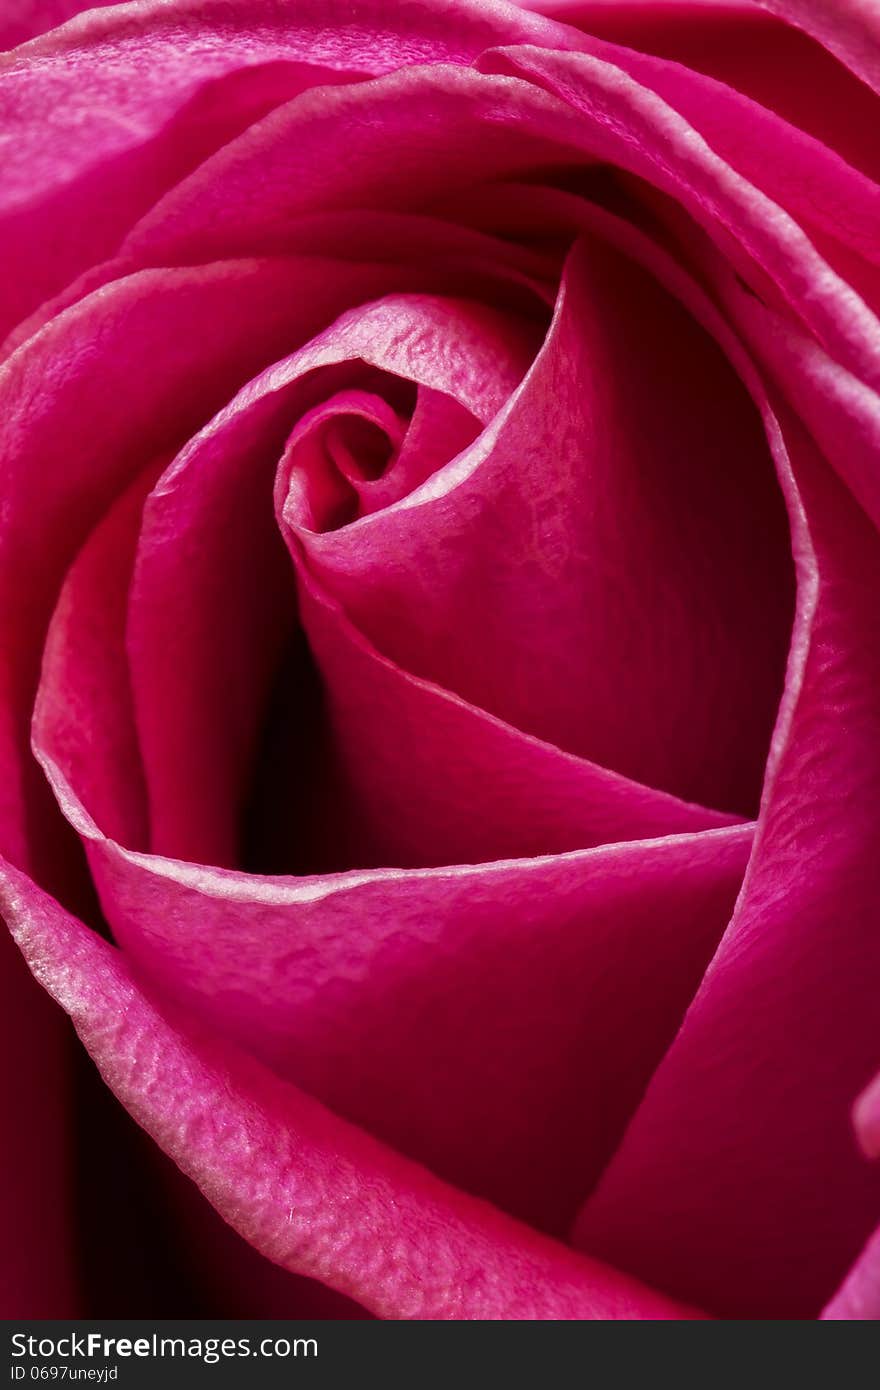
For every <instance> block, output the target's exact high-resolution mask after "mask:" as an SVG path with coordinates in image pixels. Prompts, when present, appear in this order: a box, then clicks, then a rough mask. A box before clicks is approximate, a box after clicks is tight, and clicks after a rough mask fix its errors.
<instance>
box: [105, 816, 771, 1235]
mask: <svg viewBox="0 0 880 1390" xmlns="http://www.w3.org/2000/svg"><path fill="white" fill-rule="evenodd" d="M749 844H750V830H749V827H735V828H732V829H730V830H724V831H714V832H707V833H704V834H696V835H685V836H672V837H668V838H667V839H665V840H657V841H641V842H629V843H627V844H625V845H617V846H610V847H603V848H602V849H597V850H593V851H587V852H581V853H578V854H572V855H566V856H560V857H556V858H547V859H535V860H523V861H505V862H500V863H496V864H494V865H488V866H480V867H470V868H469V867H462V868H452V869H442V870H435V871H426V872H410V873H400V872H395V873H389V872H387V871H385V872H383V871H373V872H371V873H366V874H347V875H341V876H335V877H329V878H324V879H316V878H309V879H249V878H248V877H247V876H246V875H240V874H238V875H233V874H227V873H224V872H222V871H212V870H208V869H204V868H201V867H198V866H192V867H189V866H185V865H182V864H176V863H173V862H168V861H163V860H160V859H156V858H153V857H150V856H139V855H136V854H135V855H132V854H131V853H130V852H127V851H121V850H120V849H119V848H118V847H117V846H114V845H113V844H111V843H104V842H99V843H97V844H96V845H95V846H94V847H93V849H92V861H93V863H94V866H95V871H96V873H97V875H98V877H99V880H100V883H101V888H102V897H103V902H104V906H105V910H106V912H107V913H108V916H109V917H110V919H111V920H112V922H113V925H114V930H115V933H116V936H117V939H118V940H119V941H120V942H121V944H123V945H124V946H125V948H126V951H127V952H128V953H129V954H130V957H131V958H132V959H133V960H136V961H138V962H139V963H140V965H141V967H142V969H143V970H144V971H145V972H146V973H147V974H148V975H149V976H150V977H151V978H152V979H153V980H154V981H155V982H156V983H157V985H158V986H159V987H160V988H161V991H162V993H163V995H164V996H165V997H167V998H175V999H177V1000H179V1001H181V1002H182V1003H183V1004H184V1005H185V1006H186V1009H187V1011H188V1013H189V1014H190V1015H193V1016H201V1017H203V1018H206V1019H208V1020H209V1021H210V1022H211V1024H212V1026H213V1027H214V1028H216V1029H217V1030H219V1031H220V1032H222V1033H224V1034H225V1035H226V1036H228V1037H231V1038H233V1039H234V1040H236V1041H238V1042H240V1043H241V1044H242V1045H244V1046H245V1047H246V1048H247V1049H248V1050H249V1051H251V1052H253V1053H255V1054H256V1055H258V1056H260V1057H261V1058H263V1059H264V1060H265V1061H267V1062H268V1063H269V1064H270V1065H272V1066H273V1068H274V1069H275V1070H277V1071H279V1072H280V1073H281V1074H282V1075H284V1076H287V1077H288V1078H290V1079H293V1080H296V1081H297V1082H298V1083H299V1084H302V1085H304V1086H305V1087H306V1088H307V1089H308V1090H309V1091H310V1092H312V1093H313V1094H315V1095H317V1096H319V1097H320V1098H321V1099H323V1100H324V1101H325V1102H326V1103H327V1104H329V1105H331V1106H332V1107H333V1108H334V1110H337V1111H338V1112H339V1113H341V1114H344V1115H346V1116H347V1117H348V1118H350V1119H354V1120H357V1121H358V1122H360V1123H362V1124H364V1125H366V1126H368V1127H369V1128H370V1129H371V1130H372V1131H373V1132H374V1133H376V1134H378V1135H380V1136H381V1137H382V1138H384V1139H386V1140H387V1141H388V1142H389V1143H392V1144H393V1145H394V1146H395V1147H398V1148H400V1149H402V1150H403V1151H404V1152H406V1153H408V1154H410V1155H411V1156H414V1157H417V1158H419V1159H421V1160H422V1161H423V1162H425V1163H427V1164H429V1165H430V1166H431V1167H432V1168H433V1169H434V1171H437V1172H439V1173H441V1174H442V1175H443V1176H444V1177H446V1178H447V1179H449V1180H450V1181H454V1182H457V1183H459V1184H461V1185H462V1186H464V1187H466V1188H467V1190H469V1191H474V1192H478V1193H480V1194H481V1195H484V1196H488V1197H491V1198H492V1200H493V1201H495V1202H497V1203H498V1204H500V1205H502V1206H504V1207H505V1208H507V1209H509V1210H511V1211H513V1212H514V1213H516V1214H517V1215H520V1216H522V1217H524V1218H526V1219H528V1220H529V1221H531V1222H532V1223H534V1224H538V1225H540V1226H542V1227H544V1228H545V1229H550V1230H554V1231H561V1230H563V1229H565V1228H566V1226H567V1224H568V1223H569V1221H570V1219H571V1216H572V1214H573V1212H574V1209H575V1207H576V1205H577V1202H578V1200H579V1199H580V1198H581V1197H582V1195H583V1193H584V1192H585V1191H586V1190H587V1189H588V1188H589V1186H590V1185H591V1183H592V1181H593V1179H594V1178H595V1176H596V1174H597V1173H598V1171H599V1169H600V1168H601V1166H602V1165H603V1163H604V1162H605V1161H606V1159H607V1158H608V1156H609V1154H610V1151H611V1148H612V1146H613V1145H614V1143H615V1142H616V1140H617V1138H618V1137H619V1134H620V1131H621V1128H622V1126H623V1124H624V1123H625V1121H626V1118H627V1116H628V1114H629V1111H630V1109H631V1107H632V1106H633V1105H634V1104H635V1102H636V1100H637V1098H638V1097H639V1096H640V1094H641V1092H642V1090H643V1088H644V1085H645V1082H646V1080H647V1078H648V1076H649V1075H650V1072H651V1070H652V1068H653V1066H654V1065H655V1064H656V1062H657V1060H658V1059H659V1057H660V1056H661V1055H662V1052H663V1050H664V1048H665V1047H666V1045H667V1044H668V1042H669V1041H670V1040H671V1037H672V1035H673V1033H674V1031H675V1028H676V1027H677V1025H678V1022H679V1020H680V1017H681V1014H682V1013H683V1010H684V1008H685V1006H686V1003H687V1000H688V998H689V996H690V993H691V991H692V990H693V988H694V987H695V985H696V982H697V981H698V980H699V977H700V974H701V973H702V970H703V968H704V966H705V963H706V961H707V960H708V958H709V955H710V954H711V952H712V950H713V949H714V946H715V943H716V942H717V940H718V938H719V936H720V933H721V931H722V930H723V927H724V924H725V923H726V921H727V918H728V916H729V912H730V909H731V907H732V904H733V901H734V898H735V896H736V893H737V891H738V888H739V883H740V878H741V875H742V871H743V868H744V865H745V861H746V858H747V855H748V849H749ZM584 1000H587V1001H589V1009H588V1012H587V1014H586V1015H585V1014H584V1012H583V1008H582V1005H583V1001H584ZM426 1078H431V1083H430V1085H429V1086H427V1087H426V1085H425V1080H426ZM539 1117H540V1122H538V1119H539Z"/></svg>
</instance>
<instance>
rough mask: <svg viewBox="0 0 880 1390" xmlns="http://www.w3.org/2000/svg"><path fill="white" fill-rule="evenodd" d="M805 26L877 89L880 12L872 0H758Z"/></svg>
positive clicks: (809, 32)
mask: <svg viewBox="0 0 880 1390" xmlns="http://www.w3.org/2000/svg"><path fill="white" fill-rule="evenodd" d="M759 3H760V4H762V5H763V7H764V9H767V10H772V11H773V13H774V14H777V15H780V16H781V17H782V18H784V19H786V20H788V21H789V23H791V24H796V25H798V27H799V28H801V29H805V30H806V32H807V33H808V34H812V36H813V37H814V38H816V39H818V40H819V42H820V43H822V44H824V45H825V47H826V48H827V49H829V50H830V51H831V52H832V53H835V54H836V55H837V57H838V58H840V60H841V62H843V63H845V64H846V65H847V67H848V68H851V69H852V71H853V72H855V73H858V75H859V77H861V78H863V79H864V81H865V82H867V83H868V85H869V86H871V87H873V89H874V91H875V92H880V14H878V12H877V6H876V4H875V3H874V0H834V4H833V5H829V4H828V2H827V0H759Z"/></svg>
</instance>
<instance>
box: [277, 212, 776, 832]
mask: <svg viewBox="0 0 880 1390" xmlns="http://www.w3.org/2000/svg"><path fill="white" fill-rule="evenodd" d="M446 336H447V335H444V334H443V333H442V331H440V332H438V334H437V341H438V343H439V344H440V346H441V350H442V345H443V343H444V337H446ZM455 341H456V339H455V335H454V334H453V333H452V332H451V331H450V332H449V334H448V344H449V348H448V349H447V350H450V349H451V346H452V344H453V343H454V342H455ZM673 343H674V345H675V351H674V353H672V352H670V345H671V344H673ZM472 356H473V354H472ZM667 366H668V369H667ZM463 378H464V370H463V368H460V369H459V370H458V372H457V373H450V374H449V381H448V383H447V389H448V390H450V391H453V392H456V393H458V394H459V397H460V399H462V401H463V402H464V396H463ZM560 415H561V417H562V419H563V420H564V426H563V425H561V424H560ZM285 519H286V520H288V521H290V522H291V523H293V522H295V516H294V515H293V514H292V512H291V510H290V509H289V508H288V509H287V510H286V511H285ZM294 531H295V532H296V527H295V526H294ZM299 540H300V543H301V545H302V549H303V552H304V554H305V556H306V560H307V564H308V568H309V571H310V572H311V573H312V574H313V575H314V576H315V578H316V579H317V581H318V582H319V583H320V585H321V587H322V589H323V590H324V592H325V593H326V594H327V595H328V596H329V597H330V598H331V599H333V600H335V601H337V602H338V603H339V604H340V605H341V607H342V609H343V610H344V612H345V614H346V616H347V617H348V618H349V619H350V620H351V621H352V622H353V624H354V625H355V626H356V627H357V628H358V630H359V631H361V632H362V633H363V634H364V635H365V636H366V637H367V639H368V640H369V641H370V642H371V643H372V645H373V646H374V647H375V648H376V649H377V650H378V651H379V652H381V654H382V655H383V657H386V658H387V659H388V660H389V661H392V662H394V663H395V664H396V665H397V666H399V667H400V668H402V669H403V670H406V671H408V672H411V673H413V674H414V675H416V676H418V677H420V678H421V679H423V680H427V681H431V682H433V683H434V684H436V685H439V686H442V687H444V688H446V689H448V690H450V691H454V692H455V693H456V694H458V695H460V696H461V697H462V699H464V700H467V701H469V702H470V703H472V704H474V705H477V706H479V707H481V708H483V709H485V710H487V711H489V712H491V713H492V714H494V715H496V716H497V717H498V718H500V719H503V720H505V721H506V722H507V723H509V724H511V725H513V726H514V727H516V728H518V729H522V730H524V731H527V732H528V733H531V734H532V735H534V736H535V737H536V738H540V739H542V740H544V741H545V742H547V743H551V744H554V745H556V746H558V747H560V748H563V749H566V750H567V751H569V752H572V753H575V754H577V755H578V756H580V757H583V758H588V759H590V760H592V761H593V762H595V763H598V764H600V765H602V766H603V767H608V768H614V769H615V770H616V771H618V772H620V773H622V774H624V775H626V776H628V777H630V778H632V779H634V780H637V781H639V782H642V783H643V784H646V785H650V786H653V787H659V788H663V789H664V790H666V791H668V792H671V793H673V794H675V795H677V796H679V797H681V798H682V799H684V800H686V801H688V802H691V803H700V804H703V805H707V806H713V807H717V808H722V809H724V810H726V811H732V812H737V813H741V814H749V812H750V811H751V810H752V809H753V808H755V807H756V806H757V801H758V797H759V790H760V783H761V779H762V776H763V767H764V758H765V750H766V747H767V744H768V742H769V737H770V731H771V728H772V724H773V720H774V717H775V712H776V704H777V701H778V697H779V690H780V688H781V684H782V678H783V666H784V659H785V650H786V645H787V641H788V633H789V626H790V603H791V587H792V575H791V563H790V554H789V540H788V533H787V526H786V519H785V510H784V506H783V502H782V495H781V493H780V491H779V489H778V485H777V482H776V478H775V475H774V472H773V467H772V461H771V459H770V455H769V453H768V451H767V447H766V442H765V440H764V439H763V437H762V432H761V427H760V420H759V417H758V414H757V412H756V411H755V409H754V407H753V405H752V403H751V401H750V400H749V398H748V396H747V394H746V392H745V391H744V390H743V389H742V387H741V385H740V383H739V382H738V381H737V379H736V376H735V374H734V373H733V371H732V370H731V369H730V367H729V366H728V364H727V363H726V362H725V361H724V359H723V358H722V357H721V355H720V353H718V351H717V349H716V348H715V346H714V345H713V344H712V343H711V341H710V340H709V339H708V338H707V336H706V335H705V334H704V333H703V332H702V331H701V330H700V328H699V327H698V326H697V325H696V324H695V323H694V322H693V320H691V319H689V318H688V317H687V316H686V315H685V314H684V312H683V311H682V310H681V309H680V308H679V307H678V305H677V304H676V303H675V302H674V301H673V300H672V299H671V298H669V297H668V296H666V295H665V294H664V293H663V292H662V291H661V290H660V289H659V287H658V286H657V285H656V283H655V282H653V281H652V280H651V279H650V278H649V277H648V276H646V275H643V274H642V273H641V272H640V270H639V269H638V268H637V267H636V266H635V265H634V264H633V263H632V262H631V261H630V260H629V259H627V258H624V257H620V256H617V255H616V254H615V253H614V252H612V251H611V250H610V249H609V248H608V247H607V246H605V245H603V244H602V243H600V242H597V241H596V240H594V239H591V240H588V241H585V242H584V244H583V245H582V246H581V247H579V248H578V250H577V252H576V253H575V254H574V255H573V257H572V259H571V260H570V262H569V264H568V266H567V269H566V272H565V276H564V278H563V284H562V290H561V293H560V298H559V303H558V305H557V311H556V317H555V319H554V323H553V325H552V327H551V329H550V332H549V334H548V337H547V339H546V342H545V343H544V345H543V347H542V349H541V351H540V353H539V354H538V356H537V358H536V360H535V361H534V364H533V366H532V367H531V369H530V371H529V374H528V376H527V377H526V379H525V380H524V381H523V383H522V385H521V386H520V387H519V388H518V389H517V391H516V392H515V393H514V394H513V395H512V396H511V397H510V399H509V400H508V401H507V402H505V404H504V408H503V410H501V411H500V413H499V414H497V415H496V416H495V418H494V419H493V420H492V423H491V424H490V426H489V427H488V428H487V429H486V431H485V433H484V434H483V435H481V436H480V437H479V438H478V439H477V440H476V441H475V442H474V444H473V445H472V446H471V447H470V448H469V449H468V450H466V451H465V452H464V453H463V454H461V455H460V456H459V457H458V458H457V459H456V460H455V461H454V462H453V463H451V464H450V465H449V466H448V467H447V468H446V469H444V470H441V471H440V472H439V473H437V474H435V476H434V477H433V479H431V480H430V481H429V482H428V483H426V484H425V485H424V486H423V487H422V488H421V489H419V490H418V491H416V492H415V493H413V494H412V496H410V497H409V498H407V499H405V500H404V501H402V502H401V503H400V504H399V505H397V506H391V507H389V508H388V509H386V510H385V511H380V512H377V513H375V514H374V515H372V516H370V517H366V518H364V519H362V520H360V521H358V522H357V523H356V524H355V525H353V526H348V527H344V528H342V529H339V530H334V531H332V532H331V533H330V534H326V535H312V534H301V535H300V536H299ZM389 556H393V557H394V558H393V563H392V564H389V562H388V557H389ZM707 596H710V597H707ZM450 633H454V635H455V636H454V641H450V640H449V634H450ZM315 640H316V642H319V641H320V637H319V636H318V635H316V638H315ZM334 689H335V687H334V686H331V691H332V690H334ZM341 698H342V696H341Z"/></svg>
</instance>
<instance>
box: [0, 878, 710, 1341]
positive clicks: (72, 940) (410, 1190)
mask: <svg viewBox="0 0 880 1390" xmlns="http://www.w3.org/2000/svg"><path fill="white" fill-rule="evenodd" d="M4 897H5V913H6V916H7V919H8V920H9V922H10V925H11V927H12V930H13V932H14V934H15V936H16V939H17V940H18V941H19V944H20V945H21V947H22V949H23V950H24V951H25V953H26V955H27V957H28V959H29V961H30V964H31V966H32V968H33V969H34V971H35V972H36V974H37V976H38V978H39V979H40V982H41V983H42V984H43V985H44V987H45V988H46V989H47V990H48V991H49V992H50V993H51V994H52V995H53V996H54V997H55V998H57V999H58V1001H59V1002H60V1003H62V1005H63V1006H64V1007H65V1008H67V1009H68V1011H69V1012H70V1013H71V1015H72V1017H73V1018H74V1021H75V1023H76V1026H77V1029H78V1031H79V1033H80V1036H81V1037H82V1039H83V1041H84V1042H85V1044H86V1046H87V1048H88V1049H89V1051H90V1052H91V1054H92V1056H93V1058H94V1060H95V1061H96V1062H97V1064H98V1066H99V1068H100V1070H101V1072H102V1074H103V1076H104V1079H105V1080H106V1082H107V1084H108V1085H109V1086H110V1087H111V1089H112V1090H113V1091H114V1092H115V1093H116V1094H117V1096H118V1097H119V1098H120V1100H122V1102H123V1103H124V1104H125V1105H126V1106H127V1108H128V1109H130V1110H131V1112H132V1113H133V1115H134V1116H135V1118H136V1119H137V1120H138V1122H139V1123H140V1124H141V1125H143V1127H144V1128H145V1129H147V1130H148V1131H149V1132H150V1133H151V1134H152V1135H153V1137H154V1138H155V1139H156V1141H157V1142H158V1143H159V1144H160V1146H161V1147H163V1148H164V1149H165V1150H166V1152H168V1153H169V1154H170V1155H171V1157H172V1158H173V1159H174V1160H175V1162H177V1163H178V1164H179V1166H180V1167H181V1168H183V1170H184V1172H186V1173H187V1174H188V1175H189V1176H190V1177H192V1178H193V1179H194V1180H195V1181H196V1182H197V1184H198V1185H199V1186H200V1187H201V1189H202V1191H203V1192H204V1193H205V1194H206V1196H208V1197H209V1200H211V1201H212V1203H213V1204H214V1205H215V1206H216V1207H217V1209H218V1210H219V1211H220V1213H221V1215H223V1216H224V1217H225V1218H226V1219H227V1220H228V1221H229V1222H230V1224H231V1225H233V1226H234V1227H235V1228H236V1229H237V1230H238V1231H239V1232H240V1233H241V1234H243V1235H244V1236H245V1238H246V1239H248V1240H249V1241H250V1242H251V1244H253V1245H254V1246H256V1248H257V1249H259V1250H260V1251H262V1253H263V1254H266V1255H268V1256H269V1258H270V1259H273V1260H275V1261H276V1263H278V1264H281V1265H283V1266H285V1267H286V1268H288V1269H291V1270H294V1271H296V1272H300V1273H304V1274H308V1275H310V1276H312V1277H314V1278H318V1279H322V1280H324V1281H325V1282H327V1283H330V1284H331V1285H333V1286H334V1287H335V1288H337V1289H338V1290H339V1291H340V1292H344V1293H347V1294H348V1295H349V1296H352V1297H355V1298H357V1299H359V1300H360V1301H361V1302H363V1303H364V1304H365V1305H366V1306H367V1307H369V1308H371V1309H372V1310H373V1311H374V1312H377V1313H379V1314H380V1315H383V1316H386V1317H391V1318H429V1319H444V1318H453V1319H467V1318H480V1319H494V1318H503V1319H532V1318H539V1319H548V1318H549V1319H584V1318H602V1319H609V1318H626V1319H629V1318H632V1319H657V1320H663V1319H678V1318H687V1317H692V1316H694V1314H693V1313H691V1312H689V1310H687V1309H686V1308H684V1307H682V1306H681V1305H678V1304H676V1303H674V1302H672V1301H670V1300H668V1299H666V1298H664V1297H662V1296H661V1295H659V1294H656V1293H654V1292H653V1291H651V1290H649V1289H646V1288H644V1287H642V1286H641V1285H639V1284H638V1283H636V1282H634V1281H632V1280H629V1279H627V1278H626V1277H625V1276H623V1275H620V1274H618V1273H617V1272H616V1271H614V1270H612V1269H609V1268H607V1267H605V1266H603V1265H601V1264H598V1263H597V1262H596V1261H593V1260H590V1259H586V1258H584V1257H582V1256H579V1255H577V1254H575V1253H574V1252H572V1251H570V1250H568V1249H567V1248H566V1247H565V1246H562V1245H558V1244H556V1243H555V1242H553V1241H549V1240H547V1239H546V1238H544V1237H542V1236H539V1235H538V1234H537V1233H535V1232H534V1231H531V1230H529V1228H528V1227H525V1226H521V1225H519V1224H518V1223H517V1222H514V1221H512V1220H511V1219H510V1218H508V1217H505V1216H503V1215H502V1214H501V1213H500V1212H498V1211H496V1210H495V1209H494V1208H492V1207H490V1206H488V1205H486V1204H484V1203H482V1202H479V1201H476V1200H475V1199H473V1198H469V1197H466V1196H464V1195H463V1194H461V1193H459V1192H457V1191H455V1190H454V1189H452V1188H449V1187H447V1186H446V1185H445V1184H443V1183H441V1182H439V1181H438V1180H437V1179H436V1178H433V1177H432V1176H431V1175H430V1174H429V1173H428V1172H427V1171H426V1170H425V1169H422V1168H419V1167H418V1166H416V1165H415V1164H412V1163H410V1162H408V1161H407V1160H405V1159H402V1158H400V1157H398V1156H397V1155H396V1154H394V1153H393V1152H392V1151H391V1150H389V1149H386V1148H385V1147H384V1146H382V1145H381V1144H378V1143H377V1142H376V1141H375V1140H373V1139H370V1138H369V1137H368V1136H367V1135H365V1134H364V1133H363V1132H362V1131H360V1130H358V1129H355V1128H353V1127H352V1126H350V1125H348V1124H346V1123H345V1122H343V1121H341V1120H338V1119H336V1118H335V1117H334V1116H333V1115H331V1114H330V1113H329V1112H328V1111H326V1110H324V1109H323V1108H322V1107H321V1106H320V1105H318V1104H317V1103H316V1102H314V1101H312V1100H309V1099H308V1098H307V1097H306V1096H305V1095H304V1094H303V1093H302V1092H300V1091H298V1090H297V1089H296V1088H294V1087H293V1086H291V1085H289V1084H287V1083H285V1082H283V1081H280V1080H278V1079H277V1078H276V1077H274V1076H273V1075H272V1074H271V1073H270V1072H268V1071H267V1070H266V1069H265V1068H264V1067H262V1066H261V1065H260V1064H259V1063H256V1062H253V1061H251V1060H249V1059H248V1058H246V1057H245V1056H243V1055H242V1054H241V1053H239V1052H237V1051H236V1050H235V1049H233V1048H231V1047H229V1046H227V1045H225V1044H222V1043H221V1042H219V1040H217V1039H216V1038H214V1037H211V1036H208V1035H205V1034H202V1033H198V1034H197V1033H195V1032H193V1031H191V1030H190V1029H189V1028H186V1027H184V1025H183V1024H181V1023H179V1022H178V1023H176V1024H172V1023H170V1022H168V1021H167V1020H166V1018H165V1017H164V1016H163V1015H162V1014H161V1013H159V1012H158V1011H157V1010H156V1008H155V1007H154V1006H153V1005H152V1004H151V1003H150V1002H149V1000H148V998H147V996H146V995H145V994H144V993H143V992H142V990H141V989H140V988H139V986H138V985H137V983H136V982H135V980H134V979H133V977H132V976H131V974H130V971H129V970H128V968H127V966H126V964H125V961H124V958H123V957H122V956H120V955H119V954H118V953H117V952H116V951H114V950H113V949H112V948H111V947H109V946H107V945H106V944H105V943H104V942H102V941H100V940H99V939H98V938H97V937H95V936H94V935H93V934H92V933H91V932H89V931H88V930H87V929H86V928H85V927H83V926H82V925H81V924H80V923H78V922H77V921H76V919H74V918H72V917H70V916H68V915H67V914H66V913H64V912H63V911H62V910H61V909H60V908H59V907H58V906H57V904H55V903H53V901H52V900H51V899H49V898H47V897H45V895H43V894H41V893H40V892H39V890H37V889H35V888H34V886H33V885H32V884H31V883H30V882H29V881H28V880H27V879H25V878H24V877H23V876H21V875H19V874H17V873H16V872H15V871H13V870H10V871H9V873H8V878H7V887H6V889H5V892H4Z"/></svg>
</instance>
